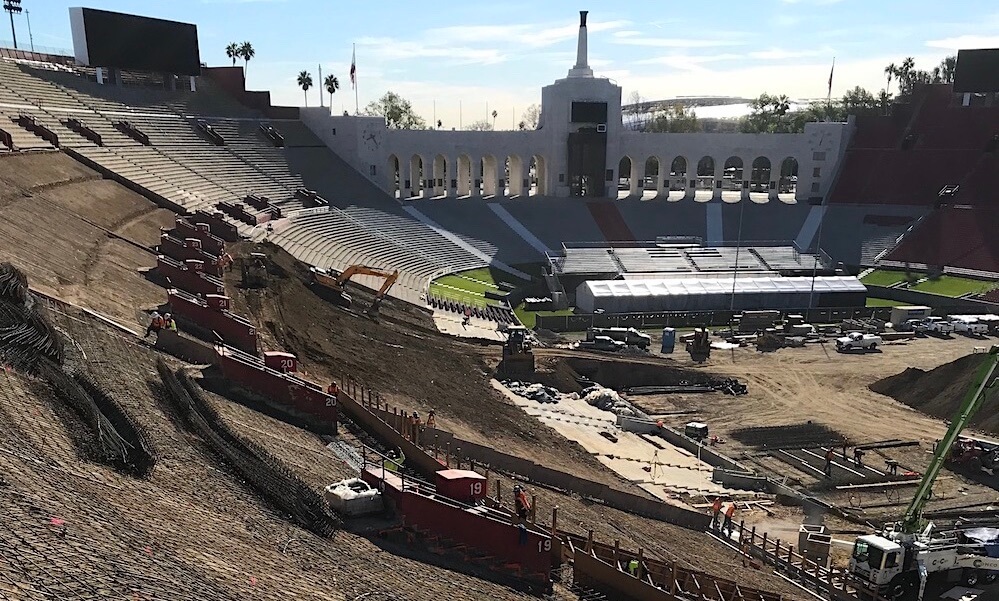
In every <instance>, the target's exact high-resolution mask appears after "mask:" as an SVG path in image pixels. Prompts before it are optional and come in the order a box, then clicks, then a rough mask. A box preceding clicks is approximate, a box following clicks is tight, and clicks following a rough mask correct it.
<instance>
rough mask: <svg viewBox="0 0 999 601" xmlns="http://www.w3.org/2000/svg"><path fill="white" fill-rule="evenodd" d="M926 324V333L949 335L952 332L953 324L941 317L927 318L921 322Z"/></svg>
mask: <svg viewBox="0 0 999 601" xmlns="http://www.w3.org/2000/svg"><path fill="white" fill-rule="evenodd" d="M923 323H925V324H926V331H927V332H933V333H936V334H950V333H951V332H953V331H954V324H953V323H951V322H950V321H948V320H946V319H944V318H943V317H927V318H926V319H924V320H923Z"/></svg>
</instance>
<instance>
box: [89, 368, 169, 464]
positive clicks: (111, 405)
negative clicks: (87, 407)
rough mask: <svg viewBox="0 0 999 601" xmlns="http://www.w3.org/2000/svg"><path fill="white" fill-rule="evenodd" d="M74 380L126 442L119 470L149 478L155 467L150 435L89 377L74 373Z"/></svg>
mask: <svg viewBox="0 0 999 601" xmlns="http://www.w3.org/2000/svg"><path fill="white" fill-rule="evenodd" d="M74 379H75V380H76V383H77V384H79V385H80V387H81V388H82V389H83V391H84V392H85V393H86V394H87V395H88V396H89V397H90V398H91V399H92V400H93V402H94V404H95V405H96V407H97V410H98V411H99V412H100V414H101V415H102V416H103V417H104V418H106V420H107V422H108V423H110V424H111V428H112V429H113V431H114V434H115V435H117V436H119V437H120V438H121V439H123V440H124V441H125V443H126V445H127V447H126V455H125V456H124V458H123V459H122V460H121V462H120V463H121V467H123V468H124V469H126V470H127V471H129V472H131V473H133V474H135V475H136V476H139V477H140V478H144V477H146V476H148V475H149V474H150V473H151V472H152V471H153V466H154V465H155V464H156V452H155V450H154V449H153V446H152V444H151V443H150V440H151V437H150V435H149V433H148V432H146V430H145V429H144V428H143V427H142V426H140V425H139V424H138V422H136V421H135V420H134V419H132V418H131V417H130V416H129V415H128V413H126V412H125V410H124V409H123V408H122V406H121V403H119V402H118V401H116V400H115V399H114V398H113V397H112V396H111V395H109V394H108V393H107V392H105V391H104V390H103V389H102V388H101V387H100V386H98V385H97V383H96V382H94V380H93V379H92V378H91V377H90V376H88V375H83V374H76V375H75V376H74ZM102 433H103V431H102Z"/></svg>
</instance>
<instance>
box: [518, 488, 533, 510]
mask: <svg viewBox="0 0 999 601" xmlns="http://www.w3.org/2000/svg"><path fill="white" fill-rule="evenodd" d="M517 508H518V509H526V510H528V511H530V509H531V503H530V502H529V501H528V500H527V495H526V494H525V493H524V491H520V492H519V493H517Z"/></svg>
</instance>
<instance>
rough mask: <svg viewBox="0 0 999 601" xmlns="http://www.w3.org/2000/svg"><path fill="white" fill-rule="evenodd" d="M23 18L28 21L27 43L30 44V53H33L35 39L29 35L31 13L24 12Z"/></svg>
mask: <svg viewBox="0 0 999 601" xmlns="http://www.w3.org/2000/svg"><path fill="white" fill-rule="evenodd" d="M24 18H25V19H27V20H28V42H29V43H30V44H31V51H32V52H34V51H35V37H34V36H33V35H31V12H30V11H27V10H26V11H24Z"/></svg>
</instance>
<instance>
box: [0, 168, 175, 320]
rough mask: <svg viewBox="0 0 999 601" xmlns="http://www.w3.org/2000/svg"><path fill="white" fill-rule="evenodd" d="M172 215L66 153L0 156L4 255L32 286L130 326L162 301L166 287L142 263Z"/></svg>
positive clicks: (151, 258)
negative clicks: (142, 273) (142, 311)
mask: <svg viewBox="0 0 999 601" xmlns="http://www.w3.org/2000/svg"><path fill="white" fill-rule="evenodd" d="M172 222H173V214H172V213H171V212H170V211H167V210H165V209H160V208H157V207H156V205H154V204H153V203H152V202H150V201H148V200H146V199H145V198H143V197H142V196H139V195H138V194H135V193H134V192H132V191H131V190H128V189H127V188H125V187H123V186H120V185H119V184H117V183H115V182H113V181H110V180H102V179H101V178H100V175H99V174H98V173H97V172H95V171H92V170H90V169H88V168H87V167H85V166H83V165H81V164H80V163H78V162H76V161H75V160H73V159H71V158H70V157H68V156H66V155H65V154H62V153H61V152H49V153H31V154H25V155H21V154H12V155H6V156H3V157H0V257H2V258H3V259H4V260H9V261H12V262H14V263H15V264H17V265H18V266H19V267H20V268H21V269H23V270H24V271H25V272H26V273H27V274H28V275H29V277H30V279H31V283H32V285H33V286H35V287H37V288H38V289H39V290H41V291H43V292H47V293H50V294H55V295H57V296H59V297H60V298H64V299H66V300H68V301H70V302H74V303H77V304H80V305H82V306H86V307H89V308H91V309H94V310H96V311H99V312H101V313H104V314H107V315H109V316H111V317H113V318H115V319H119V320H122V321H123V322H126V323H128V324H131V325H132V326H138V325H140V324H141V319H140V316H139V315H138V310H139V309H140V308H141V307H143V306H151V305H156V304H159V303H160V302H162V300H163V297H164V294H163V290H162V289H161V288H159V287H158V286H155V285H153V284H151V283H149V282H147V281H146V280H144V279H143V278H142V277H141V276H140V275H139V274H138V273H137V270H138V269H141V268H148V267H152V266H153V265H155V264H156V257H155V255H153V254H152V253H151V252H149V251H146V250H143V249H142V248H138V247H137V246H136V245H133V244H130V243H128V242H126V241H124V240H121V239H119V238H116V237H114V236H111V235H109V234H108V231H110V232H114V233H115V234H117V235H119V236H122V237H125V238H127V239H128V240H130V241H133V242H135V243H137V244H138V245H140V246H146V247H152V246H153V245H155V244H157V243H158V240H159V228H160V226H170V225H171V224H172Z"/></svg>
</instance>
